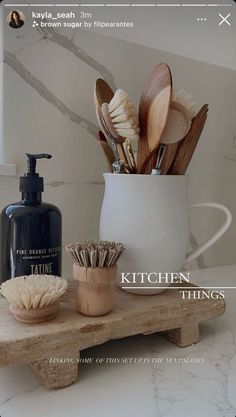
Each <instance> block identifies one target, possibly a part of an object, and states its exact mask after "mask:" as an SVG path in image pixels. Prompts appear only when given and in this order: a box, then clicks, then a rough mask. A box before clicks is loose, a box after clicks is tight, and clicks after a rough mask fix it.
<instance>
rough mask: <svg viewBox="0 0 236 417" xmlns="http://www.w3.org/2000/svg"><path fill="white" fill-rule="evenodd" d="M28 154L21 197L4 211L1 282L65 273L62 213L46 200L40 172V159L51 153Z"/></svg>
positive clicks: (2, 220)
mask: <svg viewBox="0 0 236 417" xmlns="http://www.w3.org/2000/svg"><path fill="white" fill-rule="evenodd" d="M26 156H27V164H28V172H27V173H26V174H25V175H24V176H23V177H20V191H21V193H22V198H21V201H20V202H18V203H14V204H10V205H8V206H7V207H5V208H4V209H3V211H2V213H1V276H0V281H1V282H3V281H6V280H8V279H10V278H14V277H17V276H22V275H31V274H39V275H41V274H47V275H57V276H61V244H62V242H61V235H62V231H61V230H62V219H61V213H60V210H59V209H58V208H57V207H55V206H54V205H52V204H47V203H43V202H42V192H43V191H44V181H43V178H42V177H40V176H39V174H37V173H36V162H37V160H38V159H42V158H47V159H50V158H51V155H48V154H26Z"/></svg>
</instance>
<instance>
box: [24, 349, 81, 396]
mask: <svg viewBox="0 0 236 417" xmlns="http://www.w3.org/2000/svg"><path fill="white" fill-rule="evenodd" d="M78 363H79V352H75V353H74V354H71V353H70V354H63V355H60V356H56V355H51V357H50V358H49V359H44V360H41V361H35V362H32V363H31V364H30V365H29V366H30V368H31V369H32V371H33V372H34V374H35V375H36V376H37V377H38V378H39V380H40V381H41V382H42V384H43V385H44V386H45V387H46V388H48V389H53V388H63V387H67V386H69V385H71V384H73V382H75V381H76V380H77V377H78Z"/></svg>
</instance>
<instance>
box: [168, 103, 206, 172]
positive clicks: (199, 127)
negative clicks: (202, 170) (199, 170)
mask: <svg viewBox="0 0 236 417" xmlns="http://www.w3.org/2000/svg"><path fill="white" fill-rule="evenodd" d="M207 113H208V104H205V105H204V106H203V107H202V108H201V110H200V111H199V112H198V113H197V115H196V116H195V117H194V118H193V119H192V123H191V127H190V130H189V132H188V133H187V135H186V136H185V138H184V139H183V140H182V141H180V142H179V143H178V149H177V152H176V156H175V159H174V162H173V164H172V166H171V168H170V169H169V172H168V174H170V175H184V174H185V173H186V171H187V168H188V166H189V163H190V161H191V159H192V156H193V154H194V151H195V148H196V146H197V144H198V141H199V138H200V136H201V133H202V131H203V129H204V126H205V123H206V120H207Z"/></svg>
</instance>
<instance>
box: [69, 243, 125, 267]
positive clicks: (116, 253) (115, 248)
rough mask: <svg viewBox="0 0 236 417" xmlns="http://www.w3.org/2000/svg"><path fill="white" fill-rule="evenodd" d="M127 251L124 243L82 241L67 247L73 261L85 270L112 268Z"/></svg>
mask: <svg viewBox="0 0 236 417" xmlns="http://www.w3.org/2000/svg"><path fill="white" fill-rule="evenodd" d="M124 250H125V248H124V246H123V245H122V243H115V242H108V241H102V240H100V241H98V240H94V241H81V242H78V243H71V244H70V245H67V246H66V251H67V253H68V255H69V257H70V258H71V260H72V261H73V262H74V263H75V264H77V265H79V266H84V267H85V268H110V267H113V266H115V265H116V263H117V262H118V259H119V258H120V256H121V254H122V253H123V251H124Z"/></svg>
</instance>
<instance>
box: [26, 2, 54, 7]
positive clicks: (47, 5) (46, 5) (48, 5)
mask: <svg viewBox="0 0 236 417" xmlns="http://www.w3.org/2000/svg"><path fill="white" fill-rule="evenodd" d="M29 6H31V7H34V6H35V7H39V6H44V7H52V6H54V4H53V3H50V4H43V3H42V4H41V3H37V4H36V3H35V4H30V5H29Z"/></svg>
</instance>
